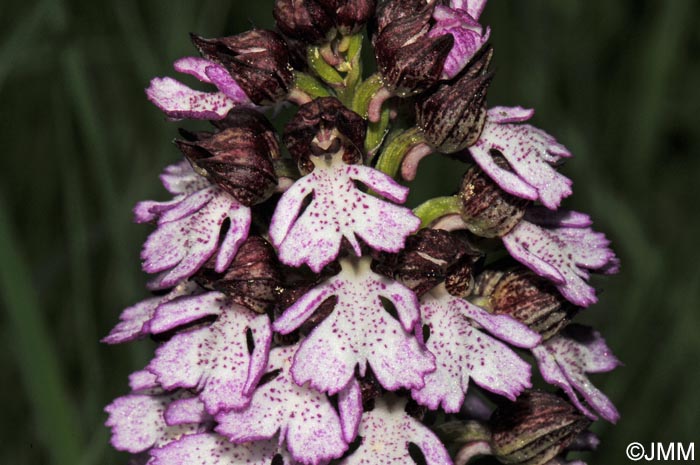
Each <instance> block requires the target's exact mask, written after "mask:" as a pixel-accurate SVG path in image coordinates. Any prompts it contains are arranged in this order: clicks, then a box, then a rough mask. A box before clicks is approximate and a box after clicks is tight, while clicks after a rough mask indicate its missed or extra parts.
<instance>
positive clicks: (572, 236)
mask: <svg viewBox="0 0 700 465" xmlns="http://www.w3.org/2000/svg"><path fill="white" fill-rule="evenodd" d="M555 215H560V213H555ZM574 217H576V215H574ZM564 218H566V216H564ZM582 224H583V223H582ZM503 244H504V245H505V246H506V248H507V249H508V251H509V252H510V254H511V256H512V257H513V258H515V259H516V260H518V261H519V262H520V263H522V264H523V265H525V266H527V267H529V268H530V269H532V270H533V271H534V272H535V273H537V274H538V275H540V276H543V277H546V278H548V279H550V280H552V281H553V282H554V283H555V285H556V286H557V289H559V292H561V294H562V295H563V296H564V297H565V298H566V299H567V300H569V301H570V302H572V303H574V304H576V305H578V306H581V307H587V306H588V305H590V304H593V303H595V302H596V301H597V298H596V295H595V290H594V289H593V287H591V286H590V285H588V283H587V280H588V277H589V274H588V270H599V269H601V270H605V269H606V267H608V266H611V265H610V264H611V263H612V264H613V265H612V266H615V264H616V263H617V262H616V257H615V254H614V253H613V251H612V250H611V249H610V248H609V247H608V245H609V244H610V241H608V240H607V239H606V238H605V235H603V234H602V233H597V232H594V231H593V230H592V229H591V228H588V227H554V228H543V227H540V226H538V225H536V224H533V223H530V222H528V221H521V222H520V223H519V224H518V225H517V226H516V227H515V228H513V230H512V231H511V232H510V233H508V234H507V235H506V236H504V237H503Z"/></svg>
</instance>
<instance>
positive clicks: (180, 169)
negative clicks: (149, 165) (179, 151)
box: [160, 160, 210, 195]
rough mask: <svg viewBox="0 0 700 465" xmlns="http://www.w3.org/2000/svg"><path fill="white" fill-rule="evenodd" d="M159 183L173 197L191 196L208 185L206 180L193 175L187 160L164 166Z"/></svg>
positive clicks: (195, 174) (193, 172)
mask: <svg viewBox="0 0 700 465" xmlns="http://www.w3.org/2000/svg"><path fill="white" fill-rule="evenodd" d="M160 181H161V182H162V183H163V187H165V189H166V190H167V191H168V192H170V193H171V194H173V195H177V194H191V193H193V192H197V191H198V190H201V189H204V188H206V187H208V186H209V185H210V183H209V181H208V180H207V178H205V177H202V176H200V175H198V174H197V173H195V171H194V170H193V169H192V165H190V162H188V161H187V160H182V161H180V162H178V163H174V164H172V165H168V166H166V167H165V169H164V170H163V173H161V175H160Z"/></svg>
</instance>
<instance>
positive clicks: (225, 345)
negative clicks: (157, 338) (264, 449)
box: [147, 292, 272, 415]
mask: <svg viewBox="0 0 700 465" xmlns="http://www.w3.org/2000/svg"><path fill="white" fill-rule="evenodd" d="M164 310H165V309H164V308H163V307H161V309H160V312H159V314H157V315H156V317H155V318H154V320H153V321H152V322H151V329H152V330H153V331H154V332H165V331H169V330H171V329H173V328H174V327H177V326H181V325H183V324H186V323H188V322H191V321H196V320H198V319H201V318H203V317H207V316H212V315H215V316H217V320H216V321H215V322H214V323H212V324H211V325H209V326H205V327H203V328H197V329H194V330H191V331H184V332H181V333H178V334H176V335H175V336H174V337H173V338H171V339H170V340H169V341H168V342H166V343H165V344H163V345H162V346H160V347H159V348H158V349H157V350H156V356H155V358H154V359H153V360H152V361H151V363H150V364H149V365H148V367H147V370H148V371H150V372H152V373H153V374H155V375H156V376H157V379H158V383H159V384H161V385H162V386H163V387H164V388H166V389H174V388H194V389H196V390H197V391H199V398H200V399H201V400H202V402H203V403H204V405H205V407H206V409H207V412H209V413H210V414H212V415H215V414H216V413H218V412H219V411H222V410H230V409H240V408H243V407H245V406H246V405H248V403H249V402H250V396H251V394H252V391H253V389H254V388H255V386H256V385H257V383H258V381H259V380H260V377H261V376H262V375H263V370H264V369H265V366H266V363H267V357H268V352H269V350H270V344H271V342H272V330H271V327H270V320H269V318H268V317H267V315H258V314H256V313H253V312H251V311H250V310H248V309H246V308H244V307H240V306H238V305H235V304H232V303H231V302H229V301H228V300H227V299H226V297H225V296H224V295H223V294H220V293H218V292H211V293H207V294H204V295H202V296H196V297H191V298H189V299H184V300H182V301H180V302H178V303H177V308H175V309H168V310H167V311H164ZM248 331H250V334H251V336H252V340H253V342H254V349H253V351H252V352H251V353H250V354H249V353H248V342H247V341H248V340H247V332H248Z"/></svg>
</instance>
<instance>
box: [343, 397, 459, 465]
mask: <svg viewBox="0 0 700 465" xmlns="http://www.w3.org/2000/svg"><path fill="white" fill-rule="evenodd" d="M359 435H360V436H361V437H362V443H361V444H360V447H359V448H358V449H357V450H356V451H355V452H353V453H352V454H351V455H350V456H348V457H346V458H345V459H343V460H342V461H341V462H340V465H404V464H406V463H413V459H412V458H411V455H410V454H409V449H408V446H409V444H410V443H413V444H415V445H416V446H418V447H419V448H420V450H421V451H422V452H423V456H424V457H425V463H426V464H427V465H452V459H450V456H449V454H448V453H447V450H446V449H445V446H444V445H443V444H442V443H441V442H440V440H439V439H438V438H437V436H436V435H435V434H434V433H433V432H432V431H430V429H428V428H427V427H426V426H424V425H423V424H422V423H421V422H419V421H418V420H416V419H415V418H413V417H411V416H409V415H407V414H406V413H405V412H404V403H403V402H396V404H394V405H388V404H387V402H386V401H384V400H382V399H377V400H376V401H375V407H374V409H373V410H372V411H371V412H366V413H365V414H364V415H363V417H362V423H361V424H360V432H359Z"/></svg>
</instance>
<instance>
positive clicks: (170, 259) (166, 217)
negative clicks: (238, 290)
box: [136, 167, 251, 289]
mask: <svg viewBox="0 0 700 465" xmlns="http://www.w3.org/2000/svg"><path fill="white" fill-rule="evenodd" d="M170 168H172V167H168V168H166V174H167V176H169V178H168V181H167V185H166V187H168V186H169V188H170V189H172V190H175V191H180V190H181V191H183V192H182V193H181V194H178V196H177V197H176V199H175V200H176V201H171V202H151V201H149V202H142V203H141V204H139V205H138V206H137V207H136V216H137V219H139V220H143V219H146V218H148V219H149V220H151V221H152V220H155V219H157V220H158V227H157V229H156V230H155V231H153V232H152V233H151V235H150V236H149V237H148V239H147V240H146V243H145V244H144V246H143V250H142V251H141V258H142V259H143V269H144V271H146V272H148V273H160V274H159V275H158V276H156V278H154V279H153V280H152V281H151V282H150V283H149V287H150V288H151V289H163V288H167V287H171V286H174V285H175V284H177V283H178V282H179V281H181V280H183V279H185V278H188V277H190V276H192V275H193V274H194V273H196V272H197V270H198V269H199V267H200V266H202V265H203V264H204V263H205V262H206V261H207V260H208V259H209V258H210V257H211V256H212V255H214V254H215V253H217V252H218V254H217V257H216V269H217V270H219V271H223V270H225V269H226V268H227V267H228V265H229V264H230V263H231V260H233V257H234V256H235V254H236V251H237V250H238V247H239V246H240V244H241V243H242V242H243V241H244V240H245V238H246V237H247V236H248V229H249V228H250V222H251V213H250V209H249V208H248V207H245V206H243V205H241V204H239V203H238V202H237V201H236V200H235V199H234V198H233V197H231V196H230V195H229V194H227V193H226V192H224V191H223V190H221V189H220V188H218V187H217V186H215V185H212V184H210V183H209V182H208V181H207V182H206V184H202V183H201V182H199V181H193V180H191V179H188V174H187V172H180V173H178V174H177V175H173V174H172V173H167V171H168V169H170ZM178 169H182V171H184V167H178ZM189 170H190V172H193V171H192V168H191V167H190V168H189ZM202 179H203V178H202ZM164 184H166V181H165V180H164ZM202 185H204V186H205V187H202ZM197 188H199V189H197ZM149 215H150V217H149ZM226 220H228V223H229V228H228V232H227V233H226V236H225V237H224V239H223V241H222V243H221V245H219V236H220V234H221V229H222V228H223V227H224V223H225V222H226Z"/></svg>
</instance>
